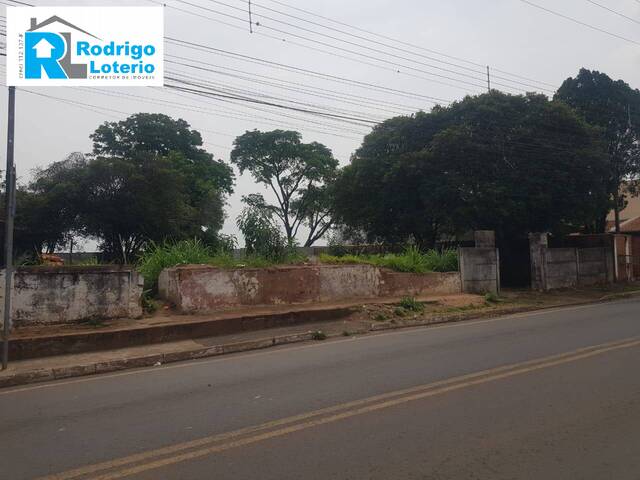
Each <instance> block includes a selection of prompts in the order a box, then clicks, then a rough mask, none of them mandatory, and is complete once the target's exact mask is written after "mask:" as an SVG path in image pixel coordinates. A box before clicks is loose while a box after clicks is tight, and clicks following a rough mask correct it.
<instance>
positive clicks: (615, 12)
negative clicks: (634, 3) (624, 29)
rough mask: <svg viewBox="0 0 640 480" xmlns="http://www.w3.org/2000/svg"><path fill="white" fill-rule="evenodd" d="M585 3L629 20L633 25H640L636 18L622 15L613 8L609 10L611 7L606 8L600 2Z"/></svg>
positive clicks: (591, 0)
mask: <svg viewBox="0 0 640 480" xmlns="http://www.w3.org/2000/svg"><path fill="white" fill-rule="evenodd" d="M585 1H586V2H589V3H590V4H592V5H595V6H596V7H599V8H602V9H603V10H606V11H607V12H611V13H613V14H614V15H617V16H619V17H622V18H626V19H627V20H629V21H631V22H633V23H637V24H639V25H640V20H636V19H635V18H632V17H629V16H627V15H625V14H624V13H620V12H618V11H616V10H614V9H612V8H609V7H607V6H605V5H601V4H600V3H598V2H594V1H593V0H585ZM638 3H640V2H638Z"/></svg>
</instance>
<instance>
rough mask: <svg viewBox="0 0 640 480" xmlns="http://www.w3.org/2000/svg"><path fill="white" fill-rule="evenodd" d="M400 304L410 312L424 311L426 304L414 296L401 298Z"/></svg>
mask: <svg viewBox="0 0 640 480" xmlns="http://www.w3.org/2000/svg"><path fill="white" fill-rule="evenodd" d="M398 305H399V306H400V307H402V308H404V309H405V310H408V311H410V312H416V313H422V312H424V304H422V303H420V302H418V301H417V300H416V299H415V298H413V297H405V298H403V299H402V300H400V303H399V304H398Z"/></svg>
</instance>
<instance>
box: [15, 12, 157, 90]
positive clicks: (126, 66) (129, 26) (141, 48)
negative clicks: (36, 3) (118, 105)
mask: <svg viewBox="0 0 640 480" xmlns="http://www.w3.org/2000/svg"><path fill="white" fill-rule="evenodd" d="M163 37H164V9H163V8H162V7H7V85H16V86H47V87H50V86H72V85H84V86H98V85H109V86H118V85H120V86H126V87H131V86H162V85H163V82H164V38H163Z"/></svg>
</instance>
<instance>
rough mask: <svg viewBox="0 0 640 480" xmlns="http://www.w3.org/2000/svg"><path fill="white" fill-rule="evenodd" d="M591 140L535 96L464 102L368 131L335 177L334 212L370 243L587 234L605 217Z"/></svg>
mask: <svg viewBox="0 0 640 480" xmlns="http://www.w3.org/2000/svg"><path fill="white" fill-rule="evenodd" d="M605 167H606V165H605V162H604V150H603V147H602V145H601V143H600V142H599V137H598V132H597V130H596V129H594V128H593V127H591V126H590V125H588V124H587V123H586V122H585V121H584V120H583V119H582V118H580V117H579V116H578V115H577V114H576V113H575V112H573V111H572V110H571V109H570V108H569V107H567V106H566V105H564V104H562V103H560V102H549V101H548V99H547V98H546V97H544V96H542V95H534V94H528V95H525V96H513V95H506V94H502V93H499V92H495V91H494V92H492V93H491V94H485V95H480V96H476V97H467V98H465V99H464V100H462V101H460V102H456V103H453V104H452V105H451V106H449V107H446V108H445V107H437V108H435V109H434V110H433V111H432V112H431V113H424V112H420V113H418V114H416V115H414V116H411V117H398V118H393V119H390V120H388V121H386V122H383V123H382V124H380V125H378V126H377V127H375V128H374V130H373V131H372V133H371V134H369V135H368V136H367V137H366V138H365V140H364V143H363V144H362V146H361V147H360V148H359V149H358V151H357V152H356V153H355V155H354V156H353V159H352V161H351V164H350V165H348V166H347V167H345V168H344V169H343V171H342V172H341V174H340V176H339V179H338V182H337V184H336V193H335V210H336V212H337V214H338V216H339V219H340V220H341V221H342V222H343V223H345V224H346V225H348V226H350V227H352V228H356V229H360V230H362V231H364V232H366V233H367V235H368V236H369V238H370V239H378V240H384V241H387V242H400V241H406V240H407V239H409V238H413V239H414V240H415V241H416V242H417V243H419V244H421V245H424V246H432V245H433V244H434V242H435V241H436V240H437V238H438V237H439V236H440V235H442V234H443V233H456V232H464V231H468V230H472V229H491V230H496V231H497V232H498V234H499V235H502V236H513V235H522V234H525V233H526V232H529V231H542V230H550V231H564V230H574V229H580V228H582V227H588V226H591V225H592V224H593V223H594V222H595V220H596V219H597V218H599V216H600V215H601V214H602V212H603V211H606V208H607V207H606V192H605V189H604V186H603V182H602V176H603V174H604V169H605Z"/></svg>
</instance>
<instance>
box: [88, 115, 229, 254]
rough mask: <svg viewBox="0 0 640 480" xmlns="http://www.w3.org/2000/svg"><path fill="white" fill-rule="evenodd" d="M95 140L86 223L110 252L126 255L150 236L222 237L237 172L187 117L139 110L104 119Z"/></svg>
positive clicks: (162, 237)
mask: <svg viewBox="0 0 640 480" xmlns="http://www.w3.org/2000/svg"><path fill="white" fill-rule="evenodd" d="M91 138H92V140H93V142H94V149H93V155H94V158H93V159H92V160H91V162H89V168H88V177H87V182H88V184H87V185H86V189H87V191H88V192H91V198H90V199H89V200H88V202H87V205H92V207H91V208H90V211H87V212H86V213H85V217H84V219H85V220H84V221H85V224H86V227H87V230H88V231H89V232H90V234H92V235H95V236H98V237H99V238H101V239H102V241H103V243H102V246H103V248H104V250H105V251H106V252H108V253H110V254H111V255H115V256H116V257H117V258H120V259H121V260H123V259H124V258H123V255H126V256H127V257H128V258H131V256H135V255H136V254H137V252H138V251H139V250H140V248H142V246H143V245H144V243H145V242H146V241H147V240H154V241H162V240H164V238H166V237H171V238H173V239H175V240H179V239H183V238H187V237H191V238H192V237H194V236H197V237H200V238H202V239H204V240H208V241H209V240H212V239H214V238H216V236H217V232H218V231H219V230H220V229H221V228H222V224H223V222H224V203H225V195H227V194H230V193H232V192H233V182H234V177H233V171H232V169H231V167H230V166H228V165H226V164H225V163H224V162H222V161H220V160H215V159H214V158H213V156H212V155H211V154H210V153H208V152H207V151H206V150H204V149H203V148H202V147H201V145H202V138H201V136H200V134H199V133H198V132H197V131H195V130H191V129H190V127H189V124H188V123H187V122H185V121H184V120H175V119H172V118H170V117H168V116H166V115H161V114H148V113H139V114H136V115H132V116H131V117H129V118H127V119H126V120H123V121H120V122H107V123H105V124H103V125H101V126H100V127H99V128H98V129H97V130H96V131H95V133H94V134H93V135H91ZM172 177H173V180H171V178H172ZM122 209H124V210H125V211H123V210H122Z"/></svg>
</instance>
